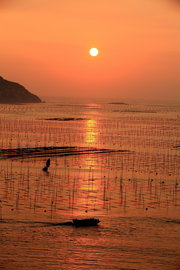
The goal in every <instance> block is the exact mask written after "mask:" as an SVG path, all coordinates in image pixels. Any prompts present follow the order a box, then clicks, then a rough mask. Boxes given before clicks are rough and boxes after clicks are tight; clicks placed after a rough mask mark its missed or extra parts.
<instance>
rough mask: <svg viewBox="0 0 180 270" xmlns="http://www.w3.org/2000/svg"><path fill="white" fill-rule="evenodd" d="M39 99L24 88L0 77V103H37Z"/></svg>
mask: <svg viewBox="0 0 180 270" xmlns="http://www.w3.org/2000/svg"><path fill="white" fill-rule="evenodd" d="M39 102H41V100H40V98H39V97H38V96H36V95H34V94H32V93H30V92H29V91H28V90H27V89H25V88H24V86H22V85H20V84H18V83H15V82H11V81H8V80H5V79H3V78H2V77H0V103H39Z"/></svg>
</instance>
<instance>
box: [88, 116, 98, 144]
mask: <svg viewBox="0 0 180 270" xmlns="http://www.w3.org/2000/svg"><path fill="white" fill-rule="evenodd" d="M97 135H98V133H97V121H96V120H95V119H90V120H87V122H86V129H85V142H86V143H87V144H88V146H92V145H93V144H96V142H97Z"/></svg>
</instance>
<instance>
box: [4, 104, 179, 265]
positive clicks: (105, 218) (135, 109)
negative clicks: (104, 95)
mask: <svg viewBox="0 0 180 270" xmlns="http://www.w3.org/2000/svg"><path fill="white" fill-rule="evenodd" d="M179 115H180V110H179V107H177V106H162V105H161V106H160V105H146V106H145V105H128V104H107V103H106V104H105V103H104V104H102V103H91V104H90V103H77V102H76V103H71V104H70V103H68V102H61V103H46V104H34V105H0V149H1V152H0V155H1V156H0V157H1V158H0V200H1V201H0V234H1V236H0V241H1V245H0V269H7V270H13V269H25V270H30V269H40V270H41V269H42V270H44V269H48V270H51V269H63V270H64V269H90V270H91V269H109V270H111V269H112V270H113V269H170V270H175V269H179V268H180V162H179V161H180V157H179V150H180V139H179V138H180V137H179V135H180V125H179V121H180V120H179V119H180V118H179ZM2 149H3V150H2ZM48 158H50V160H51V166H50V168H49V170H48V172H43V171H42V168H43V167H44V166H45V163H46V160H47V159H48ZM85 217H96V218H99V219H100V220H101V222H100V226H98V227H87V228H75V227H73V226H58V225H57V226H55V224H56V223H60V222H65V221H70V220H71V219H72V218H85Z"/></svg>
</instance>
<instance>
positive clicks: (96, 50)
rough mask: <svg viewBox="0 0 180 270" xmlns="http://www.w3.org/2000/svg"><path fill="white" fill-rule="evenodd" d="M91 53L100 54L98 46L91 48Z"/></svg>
mask: <svg viewBox="0 0 180 270" xmlns="http://www.w3.org/2000/svg"><path fill="white" fill-rule="evenodd" d="M89 54H90V55H91V56H97V55H98V54H99V51H98V49H97V48H91V49H90V50H89Z"/></svg>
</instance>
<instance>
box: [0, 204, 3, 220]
mask: <svg viewBox="0 0 180 270" xmlns="http://www.w3.org/2000/svg"><path fill="white" fill-rule="evenodd" d="M2 219H3V217H2V201H1V200H0V220H2Z"/></svg>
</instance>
